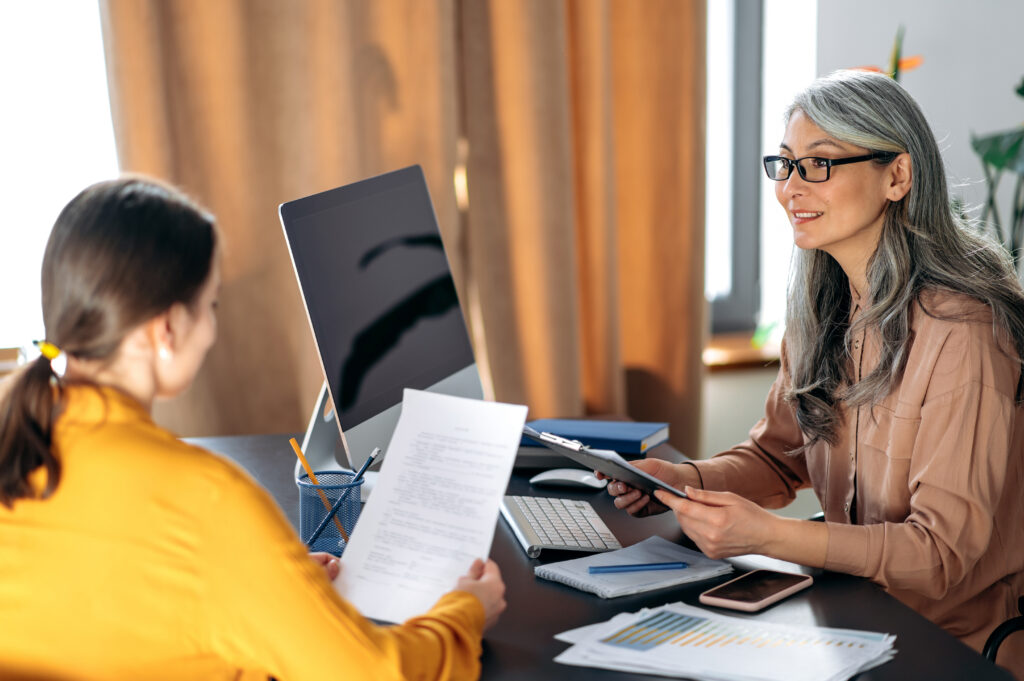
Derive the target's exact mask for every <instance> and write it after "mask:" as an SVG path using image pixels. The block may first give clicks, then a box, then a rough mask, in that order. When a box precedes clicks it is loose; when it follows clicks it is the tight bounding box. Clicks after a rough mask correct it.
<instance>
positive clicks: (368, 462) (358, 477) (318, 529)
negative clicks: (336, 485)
mask: <svg viewBox="0 0 1024 681" xmlns="http://www.w3.org/2000/svg"><path fill="white" fill-rule="evenodd" d="M379 455H380V447H374V448H373V451H372V452H370V456H368V457H366V461H364V462H363V465H362V466H360V467H359V470H358V471H356V474H355V477H353V478H352V482H359V481H360V480H362V479H363V473H365V472H366V469H367V468H369V467H370V465H371V464H372V463H373V462H374V461H376V460H377V457H378V456H379ZM349 491H351V488H349V489H347V490H345V491H344V492H342V493H341V496H340V497H338V500H337V501H335V502H334V506H332V507H331V512H330V513H328V514H327V516H326V517H325V518H324V519H323V520H321V521H320V524H319V525H317V526H316V529H315V530H314V531H313V536H311V537H310V538H309V541H307V542H306V544H307V545H308V546H310V547H312V546H313V543H314V542H315V541H316V540H317V539H319V537H320V534H321V533H322V532H323V531H324V528H325V527H327V523H329V522H331V518H333V517H334V514H335V513H337V512H338V509H340V508H341V502H343V501H345V497H347V496H348V493H349Z"/></svg>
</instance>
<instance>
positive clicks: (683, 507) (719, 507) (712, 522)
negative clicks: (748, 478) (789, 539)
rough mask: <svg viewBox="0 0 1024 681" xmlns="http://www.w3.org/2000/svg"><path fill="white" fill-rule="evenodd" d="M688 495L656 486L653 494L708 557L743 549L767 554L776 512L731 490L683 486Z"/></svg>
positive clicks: (722, 555) (748, 551)
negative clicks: (659, 488) (708, 489)
mask: <svg viewBox="0 0 1024 681" xmlns="http://www.w3.org/2000/svg"><path fill="white" fill-rule="evenodd" d="M683 491H684V492H686V495H687V496H688V497H689V498H688V499H682V498H680V497H677V496H675V495H673V494H669V493H668V492H662V491H661V490H658V491H657V492H655V493H654V494H655V496H656V497H657V498H658V500H659V501H661V503H663V504H665V505H666V506H668V507H669V508H670V509H672V512H673V513H675V516H676V520H677V521H678V522H679V527H681V528H682V529H683V532H685V533H686V536H688V537H689V538H690V539H692V540H693V541H694V543H695V544H697V547H698V548H699V549H700V550H701V551H702V552H703V553H704V555H706V556H707V557H708V558H730V557H732V556H742V555H744V554H747V553H760V554H765V555H770V554H769V552H768V550H767V549H768V541H769V540H770V539H771V537H772V536H773V534H775V532H774V529H775V525H776V524H777V523H778V521H779V518H778V516H775V515H773V514H772V513H770V512H768V511H766V510H764V509H763V508H761V507H760V506H758V505H757V504H755V503H754V502H752V501H750V500H749V499H744V498H743V497H741V496H739V495H736V494H733V493H732V492H709V491H706V490H701V489H694V488H693V487H690V486H686V487H685V489H684V490H683Z"/></svg>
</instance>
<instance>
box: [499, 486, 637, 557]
mask: <svg viewBox="0 0 1024 681" xmlns="http://www.w3.org/2000/svg"><path fill="white" fill-rule="evenodd" d="M501 515H502V517H504V518H505V522H507V523H508V525H509V527H511V528H512V532H513V533H515V535H516V539H518V540H519V543H520V544H522V546H523V550H524V551H526V555H528V556H529V557H530V558H536V557H537V556H539V555H540V552H541V550H542V549H558V550H560V551H588V552H591V553H594V552H598V551H612V550H614V549H621V548H622V545H621V544H620V543H619V540H618V539H616V538H615V535H613V534H612V531H611V530H609V529H608V526H607V525H605V524H604V521H603V520H601V517H600V516H599V515H597V511H595V510H594V507H593V506H591V505H590V502H588V501H578V500H576V499H559V498H555V497H519V496H506V497H505V498H504V499H502V502H501Z"/></svg>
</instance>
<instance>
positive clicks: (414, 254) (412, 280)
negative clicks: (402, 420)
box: [279, 166, 483, 469]
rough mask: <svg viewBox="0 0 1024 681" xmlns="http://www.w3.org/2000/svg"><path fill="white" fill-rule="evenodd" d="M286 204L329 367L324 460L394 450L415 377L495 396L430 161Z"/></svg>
mask: <svg viewBox="0 0 1024 681" xmlns="http://www.w3.org/2000/svg"><path fill="white" fill-rule="evenodd" d="M279 214H280V218H281V225H282V227H283V228H284V234H285V238H286V240H287V241H288V248H289V251H290V252H291V258H292V265H293V266H294V268H295V274H296V277H297V278H298V282H299V288H300V290H301V292H302V298H303V301H304V303H305V307H306V314H307V316H308V318H309V324H310V326H311V328H312V330H313V338H314V340H315V342H316V346H317V349H318V351H319V355H320V362H321V366H322V368H323V371H324V376H325V377H326V381H325V383H324V387H323V389H321V391H320V397H319V399H318V400H317V402H318V403H317V405H316V406H315V407H314V409H313V414H312V415H311V417H310V424H309V427H308V428H307V432H306V437H305V439H304V442H303V449H304V451H305V453H306V455H307V458H308V459H309V460H310V463H311V465H312V466H313V467H314V468H315V469H325V468H332V469H333V468H337V466H338V465H341V466H342V467H344V468H353V469H354V468H357V467H358V466H360V465H361V464H362V463H363V461H365V459H366V458H367V457H368V456H369V454H370V452H371V451H372V450H373V448H374V447H380V448H381V449H382V450H386V449H387V445H388V443H389V442H390V440H391V435H392V433H393V431H394V428H395V425H396V424H397V423H398V416H399V414H400V411H401V403H402V391H403V390H404V389H405V388H416V389H420V390H432V391H436V392H441V393H445V394H450V395H458V396H462V397H472V398H477V399H482V398H483V389H482V387H481V383H480V376H479V373H478V372H477V367H476V362H475V360H474V358H473V348H472V346H471V345H470V341H469V334H468V333H467V332H466V325H465V322H464V320H463V318H462V311H461V309H460V308H459V300H458V297H457V295H456V292H455V284H454V281H453V280H452V276H451V271H450V270H449V267H448V260H447V257H446V256H445V251H444V247H443V244H442V242H441V233H440V230H439V229H438V225H437V218H436V216H435V214H434V207H433V204H432V203H431V201H430V194H429V193H428V191H427V183H426V180H425V178H424V176H423V171H422V169H421V168H420V167H419V166H412V167H410V168H404V169H402V170H396V171H394V172H390V173H387V174H384V175H380V176H378V177H373V178H370V179H368V180H363V181H361V182H356V183H354V184H350V185H346V186H344V187H339V188H337V189H332V190H330V191H326V192H322V193H320V194H314V195H312V196H307V197H304V198H301V199H296V200H294V201H289V202H287V203H283V204H281V206H280V209H279ZM331 406H333V414H332V413H331V411H332V410H331V409H330V407H331ZM339 436H340V440H339ZM339 444H340V445H341V446H338V445H339Z"/></svg>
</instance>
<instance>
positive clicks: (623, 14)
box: [102, 0, 705, 453]
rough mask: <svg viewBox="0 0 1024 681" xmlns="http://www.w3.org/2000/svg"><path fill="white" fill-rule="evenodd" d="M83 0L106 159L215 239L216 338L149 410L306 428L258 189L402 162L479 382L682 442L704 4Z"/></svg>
mask: <svg viewBox="0 0 1024 681" xmlns="http://www.w3.org/2000/svg"><path fill="white" fill-rule="evenodd" d="M102 8H103V18H104V31H105V40H106V45H107V52H108V56H107V61H108V71H109V75H110V84H111V98H112V108H113V112H114V122H115V130H116V136H117V140H118V153H119V156H120V159H121V164H122V167H123V169H124V170H126V171H137V172H144V173H147V174H151V175H154V176H157V177H161V178H165V179H167V180H169V181H171V182H174V183H176V184H178V185H180V186H182V187H184V188H185V189H186V190H187V191H189V192H190V193H192V194H193V195H194V196H196V197H198V198H199V199H200V200H201V201H202V202H204V203H205V204H206V205H207V206H208V207H209V208H211V209H212V210H213V211H214V212H215V213H216V214H217V215H218V217H219V221H220V225H221V228H222V231H223V232H224V235H225V242H226V244H225V251H224V262H223V264H224V275H225V276H224V289H223V296H222V300H221V313H220V317H221V319H220V322H221V327H220V340H219V342H218V344H217V345H216V346H215V348H214V350H213V351H212V352H211V355H210V357H209V359H208V360H207V363H206V365H205V366H204V368H203V370H202V372H201V374H200V376H199V377H198V378H197V380H196V383H195V385H194V386H193V387H192V389H190V390H189V392H188V393H187V394H185V395H183V396H181V397H180V398H178V399H176V400H174V401H172V402H169V403H167V404H164V405H162V406H160V407H159V408H158V411H157V417H158V419H159V420H160V421H161V422H162V423H164V424H166V425H168V426H169V427H171V428H173V429H175V430H177V431H178V432H181V433H183V434H202V435H211V434H234V433H256V432H285V431H296V430H300V429H301V428H302V427H303V426H304V425H305V420H306V418H307V416H308V410H309V409H310V408H311V406H312V402H313V400H314V398H315V395H316V392H317V390H318V388H319V385H320V382H321V380H322V379H321V375H320V370H319V365H318V361H317V358H316V354H315V349H314V345H313V343H312V340H311V337H310V332H309V329H308V324H307V323H306V320H305V315H304V312H303V309H302V304H301V300H300V298H299V294H298V288H297V286H296V284H295V280H294V275H293V273H292V270H291V266H290V262H289V258H288V255H287V249H286V247H285V244H284V239H283V237H282V236H281V230H280V226H279V223H278V220H277V205H278V204H279V203H281V202H282V201H286V200H290V199H293V198H296V197H299V196H303V195H306V194H310V193H313V192H316V191H322V190H325V189H329V188H331V187H335V186H338V185H341V184H344V183H347V182H352V181H355V180H357V179H361V178H363V177H367V176H370V175H374V174H377V173H380V172H385V171H387V170H392V169H395V168H398V167H402V166H405V165H411V164H413V163H419V164H420V165H422V166H423V167H424V171H425V173H426V175H427V178H428V183H429V185H430V190H431V194H432V196H433V199H434V203H435V207H436V209H437V213H438V218H439V220H440V222H441V229H442V234H443V237H444V239H445V242H446V245H447V248H448V251H449V258H450V260H451V262H452V268H453V272H454V274H455V277H456V283H457V287H458V289H459V292H460V297H461V298H462V301H463V306H464V312H465V313H466V316H467V320H468V321H469V323H470V326H471V330H472V334H473V341H474V346H475V349H476V352H477V355H478V359H479V360H480V362H481V364H482V365H483V366H484V368H485V371H486V372H487V378H488V383H489V384H490V385H493V393H494V395H495V396H496V397H497V398H498V399H501V400H506V401H515V402H523V403H527V404H529V405H530V406H531V416H533V417H540V416H556V415H557V416H573V415H581V414H584V413H627V414H629V415H630V416H632V417H634V418H638V419H660V420H668V421H670V422H671V423H672V433H673V441H674V442H675V443H676V444H677V445H678V446H680V447H681V448H683V449H684V451H688V452H694V453H695V452H697V451H698V449H697V445H698V442H697V439H698V436H699V432H700V428H699V417H700V392H701V391H700V381H701V364H700V349H701V347H702V345H703V336H704V328H705V325H704V323H703V309H704V306H703V265H702V263H703V250H704V247H703V191H704V190H703V111H704V84H703V74H704V38H703V36H704V28H703V27H704V4H703V2H682V1H678V0H655V1H646V2H631V1H629V0H616V1H611V0H608V1H604V2H599V1H590V0H578V1H572V0H564V1H554V0H502V1H498V0H494V1H490V2H487V1H482V0H437V1H434V2H423V1H422V0H373V1H370V0H363V1H354V0H350V1H346V2H342V1H337V0H319V1H318V0H308V1H306V2H281V1H280V0H251V1H247V0H218V2H209V1H208V0H173V1H172V0H104V1H103V2H102ZM462 162H465V165H466V168H467V175H468V184H469V203H468V207H464V209H463V210H461V211H460V208H459V206H458V205H457V203H456V194H455V191H454V189H453V182H452V178H453V175H454V174H455V171H456V167H457V166H459V165H460V164H461V163H462Z"/></svg>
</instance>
